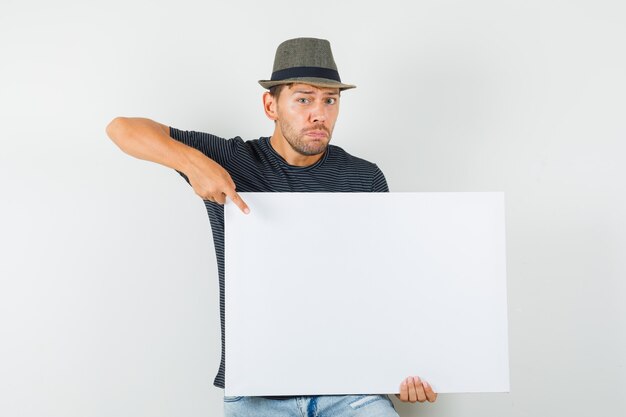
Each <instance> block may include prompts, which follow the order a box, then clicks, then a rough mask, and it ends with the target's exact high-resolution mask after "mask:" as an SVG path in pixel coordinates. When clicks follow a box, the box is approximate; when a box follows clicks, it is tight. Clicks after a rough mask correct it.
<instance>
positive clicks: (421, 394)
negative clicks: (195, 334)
mask: <svg viewBox="0 0 626 417" xmlns="http://www.w3.org/2000/svg"><path fill="white" fill-rule="evenodd" d="M396 397H398V398H399V399H400V401H403V402H410V403H414V402H416V401H418V402H420V403H423V402H424V401H426V400H428V402H431V403H434V402H435V401H437V393H436V392H434V391H433V388H432V387H431V386H430V384H429V383H428V382H426V381H422V380H421V379H420V378H419V377H418V376H415V377H413V376H410V377H408V378H407V379H405V380H404V381H402V384H401V385H400V394H396Z"/></svg>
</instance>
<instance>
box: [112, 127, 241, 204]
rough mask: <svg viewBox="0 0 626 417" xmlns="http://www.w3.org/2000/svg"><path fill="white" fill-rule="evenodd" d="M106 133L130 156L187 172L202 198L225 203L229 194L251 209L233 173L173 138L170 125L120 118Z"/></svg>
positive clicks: (233, 199) (235, 201)
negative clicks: (243, 198)
mask: <svg viewBox="0 0 626 417" xmlns="http://www.w3.org/2000/svg"><path fill="white" fill-rule="evenodd" d="M106 132H107V135H109V137H110V138H111V140H112V141H113V142H114V143H115V144H116V145H117V146H118V147H119V148H120V149H121V150H122V151H124V152H125V153H127V154H128V155H130V156H134V157H135V158H139V159H143V160H146V161H151V162H156V163H157V164H161V165H164V166H166V167H169V168H173V169H175V170H177V171H180V172H182V173H184V174H185V175H186V176H187V178H188V179H189V184H191V186H192V187H193V190H194V191H195V192H196V194H198V195H199V196H200V197H202V199H204V200H210V201H215V202H217V203H219V204H224V203H225V202H226V197H228V198H230V199H231V200H232V201H233V202H234V203H235V204H236V205H237V206H238V207H239V208H240V209H241V211H243V212H244V213H248V212H249V211H250V210H249V208H248V206H247V205H246V203H245V202H244V201H243V200H242V199H241V197H239V194H237V192H236V191H235V183H234V182H233V179H232V178H231V176H230V174H229V173H228V172H227V171H226V170H225V169H224V168H223V167H222V166H221V165H219V164H218V163H217V162H215V161H213V160H212V159H211V158H209V157H208V156H206V155H204V154H203V153H202V152H200V151H198V150H197V149H194V148H192V147H190V146H187V145H185V144H184V143H181V142H179V141H177V140H175V139H173V138H172V137H170V128H169V127H168V126H165V125H163V124H161V123H157V122H155V121H154V120H150V119H144V118H128V117H116V118H115V119H113V120H112V121H111V123H109V125H108V126H107V128H106Z"/></svg>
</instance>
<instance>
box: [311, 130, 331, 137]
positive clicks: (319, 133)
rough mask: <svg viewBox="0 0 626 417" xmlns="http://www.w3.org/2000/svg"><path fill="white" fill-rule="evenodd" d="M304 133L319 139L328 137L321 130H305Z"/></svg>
mask: <svg viewBox="0 0 626 417" xmlns="http://www.w3.org/2000/svg"><path fill="white" fill-rule="evenodd" d="M306 135H307V136H311V137H314V138H320V139H321V138H326V137H328V133H327V132H325V131H323V130H309V131H307V132H306Z"/></svg>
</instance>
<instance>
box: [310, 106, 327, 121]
mask: <svg viewBox="0 0 626 417" xmlns="http://www.w3.org/2000/svg"><path fill="white" fill-rule="evenodd" d="M325 121H326V107H325V106H324V103H317V104H316V105H315V106H314V107H313V108H312V109H311V122H313V123H318V122H325Z"/></svg>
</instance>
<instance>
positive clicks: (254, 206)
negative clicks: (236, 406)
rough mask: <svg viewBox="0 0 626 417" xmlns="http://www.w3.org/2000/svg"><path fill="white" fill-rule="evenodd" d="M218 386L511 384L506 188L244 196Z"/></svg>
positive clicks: (494, 387)
mask: <svg viewBox="0 0 626 417" xmlns="http://www.w3.org/2000/svg"><path fill="white" fill-rule="evenodd" d="M241 196H242V197H243V199H244V200H245V201H246V202H247V203H248V205H249V206H250V209H251V212H250V214H249V215H244V214H242V213H241V212H240V211H239V209H238V208H237V207H236V206H235V205H234V204H232V203H227V204H226V206H225V227H226V236H225V239H226V241H225V271H226V283H225V285H226V288H225V291H226V293H225V296H226V299H225V302H226V395H307V394H308V395H313V394H350V393H361V394H372V393H397V392H398V390H399V385H400V383H401V381H402V380H403V379H404V378H405V377H407V376H409V375H420V376H421V377H423V378H424V379H426V380H428V381H429V382H430V383H431V384H432V385H433V387H434V389H435V390H436V391H437V392H440V393H453V392H508V390H509V364H508V337H507V301H506V299H507V297H506V270H505V230H504V224H505V223H504V195H503V194H502V193H241Z"/></svg>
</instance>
